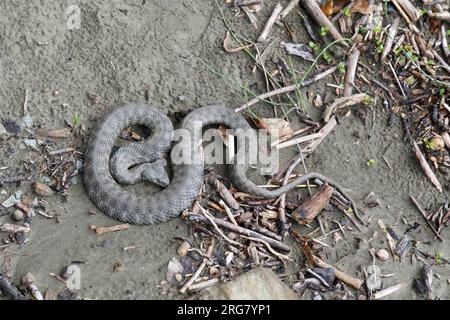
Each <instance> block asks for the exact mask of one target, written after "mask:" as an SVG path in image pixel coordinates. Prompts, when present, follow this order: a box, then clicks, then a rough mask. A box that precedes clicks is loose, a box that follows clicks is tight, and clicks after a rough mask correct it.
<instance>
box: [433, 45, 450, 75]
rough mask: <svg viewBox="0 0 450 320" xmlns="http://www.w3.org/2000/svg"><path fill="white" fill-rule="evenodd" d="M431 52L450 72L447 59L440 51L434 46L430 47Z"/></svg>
mask: <svg viewBox="0 0 450 320" xmlns="http://www.w3.org/2000/svg"><path fill="white" fill-rule="evenodd" d="M430 51H431V53H432V54H433V55H434V58H435V59H436V60H437V61H439V63H440V64H441V65H442V67H444V69H445V70H447V72H448V73H450V66H449V65H448V64H447V62H445V60H444V59H443V58H442V57H441V56H440V55H439V53H437V52H436V50H434V49H433V48H430Z"/></svg>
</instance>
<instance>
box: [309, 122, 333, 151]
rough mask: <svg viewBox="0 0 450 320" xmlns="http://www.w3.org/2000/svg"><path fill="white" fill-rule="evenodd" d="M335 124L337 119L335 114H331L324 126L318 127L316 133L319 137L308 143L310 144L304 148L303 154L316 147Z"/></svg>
mask: <svg viewBox="0 0 450 320" xmlns="http://www.w3.org/2000/svg"><path fill="white" fill-rule="evenodd" d="M336 126H337V120H336V117H335V116H332V117H331V118H330V120H329V121H328V122H327V123H326V124H325V126H324V127H323V128H322V129H320V131H319V132H318V133H320V134H321V137H320V138H319V139H317V140H314V141H312V142H311V143H310V145H309V146H308V147H307V148H305V150H304V151H305V154H311V153H313V152H314V151H315V150H316V148H317V147H318V146H319V145H320V144H321V143H322V141H323V140H325V138H326V137H327V136H328V135H329V134H330V133H331V131H333V129H334V128H335V127H336Z"/></svg>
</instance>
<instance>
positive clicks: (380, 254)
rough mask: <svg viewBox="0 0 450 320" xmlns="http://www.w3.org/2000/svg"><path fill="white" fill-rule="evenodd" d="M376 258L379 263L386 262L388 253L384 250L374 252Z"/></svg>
mask: <svg viewBox="0 0 450 320" xmlns="http://www.w3.org/2000/svg"><path fill="white" fill-rule="evenodd" d="M376 255H377V258H378V259H380V260H381V261H386V260H388V259H389V251H387V250H386V249H380V250H378V251H377V252H376Z"/></svg>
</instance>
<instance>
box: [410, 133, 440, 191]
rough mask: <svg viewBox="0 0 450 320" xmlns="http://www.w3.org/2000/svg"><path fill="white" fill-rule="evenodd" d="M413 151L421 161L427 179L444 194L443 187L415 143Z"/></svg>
mask: <svg viewBox="0 0 450 320" xmlns="http://www.w3.org/2000/svg"><path fill="white" fill-rule="evenodd" d="M413 150H414V154H415V155H416V158H417V160H419V163H420V166H421V167H422V169H423V171H424V172H425V175H426V176H427V178H428V179H429V180H430V181H431V183H432V184H433V185H434V186H435V187H436V189H438V191H439V192H441V193H442V186H441V183H440V182H439V180H438V179H437V177H436V175H435V174H434V172H433V171H432V170H431V167H430V165H429V164H428V162H427V159H425V156H424V155H423V154H422V152H421V151H420V148H419V146H418V145H417V143H416V142H415V141H413Z"/></svg>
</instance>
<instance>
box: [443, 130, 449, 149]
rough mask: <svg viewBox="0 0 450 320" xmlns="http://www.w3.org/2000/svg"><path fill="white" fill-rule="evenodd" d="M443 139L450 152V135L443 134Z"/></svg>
mask: <svg viewBox="0 0 450 320" xmlns="http://www.w3.org/2000/svg"><path fill="white" fill-rule="evenodd" d="M442 139H443V140H444V142H445V145H446V146H447V149H448V150H449V151H450V135H449V134H448V132H444V133H443V134H442Z"/></svg>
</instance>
